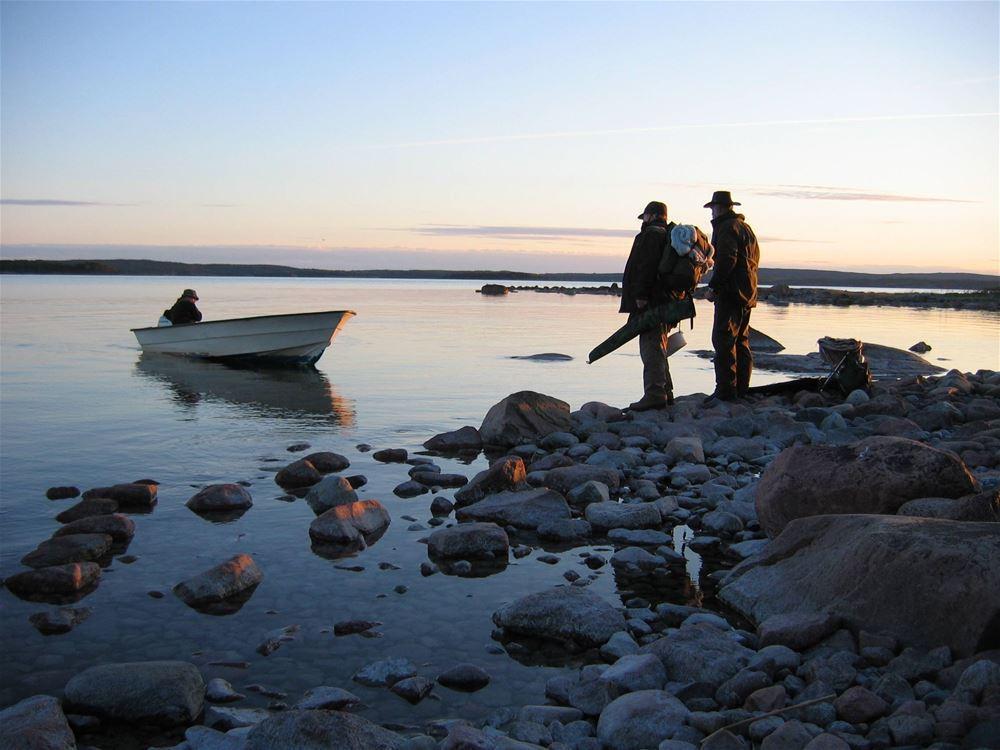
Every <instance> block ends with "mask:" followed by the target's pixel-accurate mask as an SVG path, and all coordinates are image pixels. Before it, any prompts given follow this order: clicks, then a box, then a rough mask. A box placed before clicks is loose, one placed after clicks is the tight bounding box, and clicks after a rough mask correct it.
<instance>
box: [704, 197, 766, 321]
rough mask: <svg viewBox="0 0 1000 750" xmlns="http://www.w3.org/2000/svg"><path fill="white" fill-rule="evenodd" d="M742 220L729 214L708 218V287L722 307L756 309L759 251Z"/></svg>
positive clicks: (738, 215)
mask: <svg viewBox="0 0 1000 750" xmlns="http://www.w3.org/2000/svg"><path fill="white" fill-rule="evenodd" d="M745 218H746V217H744V216H743V214H738V213H734V212H733V211H730V212H729V213H727V214H723V215H722V216H720V217H718V218H717V219H712V244H713V245H714V246H715V271H714V273H713V274H712V280H711V281H710V282H708V286H709V287H710V288H711V289H713V290H714V291H715V295H716V298H717V299H718V301H719V302H722V303H723V304H727V305H733V306H735V307H756V306H757V267H758V266H759V265H760V248H759V247H757V237H756V236H755V235H754V233H753V230H752V229H751V228H750V225H749V224H747V223H746V221H745Z"/></svg>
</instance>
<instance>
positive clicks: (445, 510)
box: [431, 495, 455, 517]
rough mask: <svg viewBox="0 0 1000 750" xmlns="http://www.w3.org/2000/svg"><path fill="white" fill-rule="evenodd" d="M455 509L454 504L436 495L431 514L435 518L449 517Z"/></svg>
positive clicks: (432, 501)
mask: <svg viewBox="0 0 1000 750" xmlns="http://www.w3.org/2000/svg"><path fill="white" fill-rule="evenodd" d="M454 509H455V505H454V503H452V502H451V501H450V500H449V499H448V498H446V497H441V496H440V495H435V497H434V498H433V499H432V500H431V514H433V515H434V516H440V517H444V516H448V515H450V514H451V512H452V511H453V510H454Z"/></svg>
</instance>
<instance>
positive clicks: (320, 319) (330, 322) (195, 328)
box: [132, 310, 355, 365]
mask: <svg viewBox="0 0 1000 750" xmlns="http://www.w3.org/2000/svg"><path fill="white" fill-rule="evenodd" d="M354 315H355V313H354V311H353V310H327V311H325V312H314V313H292V314H288V315H261V316H258V317H254V318H232V319H229V320H211V321H208V322H204V323H185V324H182V325H175V326H163V327H150V328H133V329H132V333H134V334H135V337H136V339H138V341H139V346H140V347H142V350H143V351H144V352H150V353H156V354H178V355H184V356H188V357H201V358H205V359H222V360H226V359H233V360H250V361H254V362H260V363H262V364H281V365H311V364H314V363H315V362H316V360H318V359H319V358H320V357H321V356H322V355H323V352H324V351H325V350H326V348H327V347H328V346H329V345H330V344H331V343H332V341H333V337H334V336H336V335H337V331H339V330H340V328H341V326H343V325H344V323H346V322H347V320H348V319H349V318H352V317H353V316H354Z"/></svg>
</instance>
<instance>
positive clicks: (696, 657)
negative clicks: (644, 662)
mask: <svg viewBox="0 0 1000 750" xmlns="http://www.w3.org/2000/svg"><path fill="white" fill-rule="evenodd" d="M639 653H643V654H655V655H656V656H658V657H659V659H660V661H662V662H663V666H664V667H666V670H667V679H668V680H669V681H671V682H704V683H707V684H709V685H711V686H712V687H713V688H717V687H719V686H720V685H721V684H722V683H723V682H725V681H726V680H728V679H729V678H731V677H732V676H733V675H735V674H736V673H737V672H739V671H740V670H741V669H743V667H745V666H746V665H747V663H748V662H749V661H750V659H751V657H753V655H754V652H753V651H751V650H750V649H748V648H746V647H745V646H742V645H740V643H739V641H738V640H737V639H736V637H735V632H734V631H726V630H721V629H720V628H719V627H717V626H716V625H713V624H711V623H707V622H684V623H682V624H681V626H680V627H679V628H678V629H677V630H676V631H675V632H672V633H671V634H670V636H669V637H668V638H660V639H659V640H656V641H653V642H652V643H650V644H648V645H646V646H643V647H642V648H641V649H640V650H639Z"/></svg>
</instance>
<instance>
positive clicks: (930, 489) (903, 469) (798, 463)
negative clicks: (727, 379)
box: [757, 437, 978, 538]
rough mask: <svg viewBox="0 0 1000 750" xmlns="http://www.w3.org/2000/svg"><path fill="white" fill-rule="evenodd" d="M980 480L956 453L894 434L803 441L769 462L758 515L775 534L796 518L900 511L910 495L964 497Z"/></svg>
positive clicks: (759, 491)
mask: <svg viewBox="0 0 1000 750" xmlns="http://www.w3.org/2000/svg"><path fill="white" fill-rule="evenodd" d="M977 489H978V487H977V483H976V480H975V479H973V478H972V475H971V474H969V471H968V469H966V468H965V465H964V464H962V462H961V461H960V460H959V459H958V458H956V456H955V455H954V454H952V453H949V452H946V451H940V450H937V449H936V448H931V447H930V446H927V445H924V444H922V443H917V442H915V441H913V440H906V439H904V438H894V437H871V438H866V439H865V440H862V441H860V442H858V443H855V444H853V445H849V446H825V445H798V446H794V447H792V448H789V449H787V450H785V451H782V453H781V454H780V455H779V456H778V457H777V458H776V459H775V460H774V461H773V462H772V463H771V464H770V465H769V466H768V467H767V469H766V470H765V471H764V474H763V476H762V477H761V480H760V482H759V484H758V485H757V516H758V518H759V519H760V525H761V527H762V528H763V529H764V530H765V531H766V532H767V534H768V536H770V537H772V538H773V537H775V536H777V535H778V534H779V533H780V532H781V530H782V529H783V528H784V527H785V525H786V524H787V523H788V522H789V521H791V520H792V519H795V518H802V517H806V516H815V515H822V514H831V513H895V512H896V511H897V510H898V509H899V507H900V506H901V505H902V504H903V503H905V502H906V501H908V500H913V499H916V498H923V497H962V496H965V495H969V494H972V493H974V492H976V490H977Z"/></svg>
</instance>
